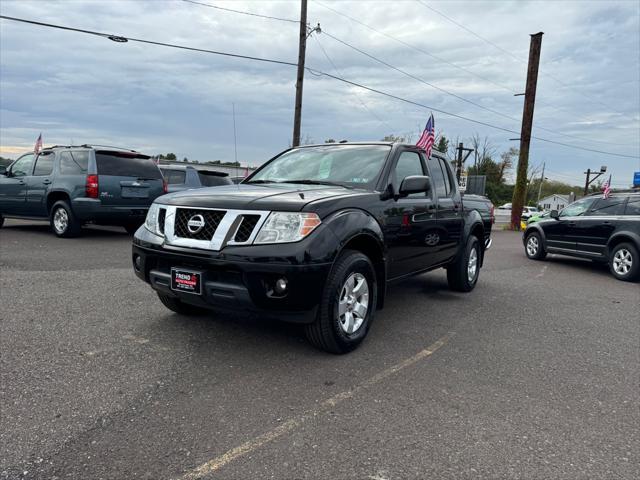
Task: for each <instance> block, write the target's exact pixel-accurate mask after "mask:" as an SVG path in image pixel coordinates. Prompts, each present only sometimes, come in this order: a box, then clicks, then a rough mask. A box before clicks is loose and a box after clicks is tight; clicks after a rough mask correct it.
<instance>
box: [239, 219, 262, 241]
mask: <svg viewBox="0 0 640 480" xmlns="http://www.w3.org/2000/svg"><path fill="white" fill-rule="evenodd" d="M258 220H260V215H243V216H242V220H241V221H240V225H239V226H238V230H236V235H235V237H234V238H233V240H234V241H235V242H238V243H244V242H246V241H247V240H249V238H251V234H252V233H253V229H254V228H256V224H257V223H258Z"/></svg>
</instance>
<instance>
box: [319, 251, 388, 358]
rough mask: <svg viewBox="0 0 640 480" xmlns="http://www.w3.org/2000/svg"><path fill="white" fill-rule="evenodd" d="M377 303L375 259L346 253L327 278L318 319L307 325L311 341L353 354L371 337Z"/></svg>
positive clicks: (320, 346)
mask: <svg viewBox="0 0 640 480" xmlns="http://www.w3.org/2000/svg"><path fill="white" fill-rule="evenodd" d="M377 300H378V298H377V284H376V274H375V270H374V268H373V265H372V264H371V260H369V257H367V256H366V255H364V254H362V253H360V252H358V251H355V250H345V251H344V252H342V254H341V255H340V257H339V258H338V260H336V263H335V265H334V266H333V269H332V271H331V273H330V275H329V278H328V279H327V283H326V285H325V288H324V292H323V293H322V299H321V301H320V308H319V310H318V316H317V317H316V319H315V321H314V322H313V323H311V324H309V325H307V326H306V334H307V338H308V339H309V341H310V342H311V343H312V344H313V345H315V346H316V347H318V348H320V349H321V350H324V351H326V352H330V353H347V352H350V351H351V350H353V349H355V348H356V347H357V346H358V345H359V344H360V343H361V342H362V340H364V337H366V336H367V333H368V332H369V328H370V327H371V323H372V322H373V317H374V314H375V310H376V302H377Z"/></svg>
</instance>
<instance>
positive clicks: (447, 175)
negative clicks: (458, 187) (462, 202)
mask: <svg viewBox="0 0 640 480" xmlns="http://www.w3.org/2000/svg"><path fill="white" fill-rule="evenodd" d="M438 163H440V168H442V174H443V175H444V187H445V189H446V191H447V195H450V194H451V192H452V191H453V187H454V183H453V178H452V174H451V171H450V170H449V168H448V167H447V162H446V161H444V160H443V159H441V158H439V159H438Z"/></svg>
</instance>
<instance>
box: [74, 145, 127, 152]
mask: <svg viewBox="0 0 640 480" xmlns="http://www.w3.org/2000/svg"><path fill="white" fill-rule="evenodd" d="M81 146H82V147H87V148H93V147H102V148H115V149H116V150H124V151H125V152H134V153H139V152H138V151H136V150H132V149H131V148H124V147H116V146H114V145H98V144H96V143H92V144H88V143H85V144H84V145H81Z"/></svg>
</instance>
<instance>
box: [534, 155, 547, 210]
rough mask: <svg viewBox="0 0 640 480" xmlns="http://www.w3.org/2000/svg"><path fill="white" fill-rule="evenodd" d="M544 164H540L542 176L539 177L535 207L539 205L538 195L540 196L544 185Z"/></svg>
mask: <svg viewBox="0 0 640 480" xmlns="http://www.w3.org/2000/svg"><path fill="white" fill-rule="evenodd" d="M545 164H546V162H543V163H542V175H541V176H540V186H539V187H538V201H537V202H536V207H537V206H538V205H540V195H541V194H542V184H543V183H544V166H545Z"/></svg>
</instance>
